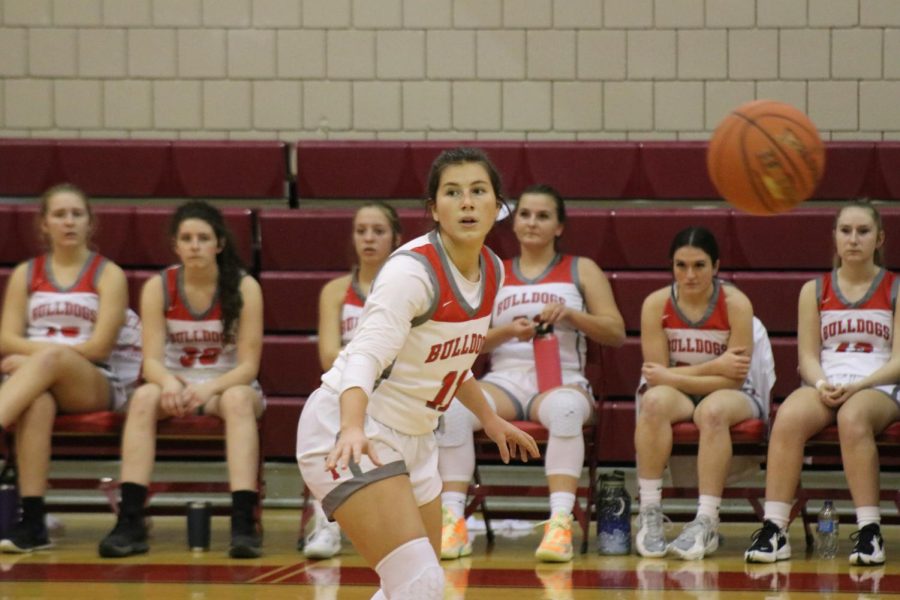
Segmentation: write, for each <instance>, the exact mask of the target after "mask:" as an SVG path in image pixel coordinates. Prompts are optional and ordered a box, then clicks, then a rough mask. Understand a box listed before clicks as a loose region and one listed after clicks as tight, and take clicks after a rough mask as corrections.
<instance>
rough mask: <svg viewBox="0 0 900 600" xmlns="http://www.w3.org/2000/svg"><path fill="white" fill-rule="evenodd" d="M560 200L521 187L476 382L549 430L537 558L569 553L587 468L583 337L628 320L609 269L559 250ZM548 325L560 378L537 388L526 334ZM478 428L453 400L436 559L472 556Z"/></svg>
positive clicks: (614, 331) (446, 429)
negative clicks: (511, 254) (470, 501)
mask: <svg viewBox="0 0 900 600" xmlns="http://www.w3.org/2000/svg"><path fill="white" fill-rule="evenodd" d="M565 221H566V211H565V204H564V203H563V200H562V198H561V197H560V195H559V193H558V192H557V191H556V190H555V189H554V188H552V187H550V186H549V185H542V184H540V185H535V186H532V187H529V188H527V189H526V190H525V191H524V192H522V195H521V196H520V197H519V201H518V203H517V204H516V208H515V211H514V212H513V231H514V232H515V234H516V238H517V239H518V242H519V255H518V256H517V257H515V258H513V259H511V260H506V261H504V269H505V272H506V273H505V279H504V281H503V287H501V288H500V292H499V293H498V294H497V298H496V299H495V301H494V309H493V312H492V316H491V329H490V330H489V331H488V334H487V339H486V341H485V345H484V349H483V350H482V352H490V353H491V370H490V372H489V373H488V374H487V375H485V376H484V378H482V379H481V381H480V386H481V389H482V391H483V392H484V393H485V396H486V397H487V398H488V399H489V400H490V401H491V404H492V406H493V408H494V410H495V411H496V412H497V414H498V415H500V416H501V417H503V418H504V419H507V420H513V419H527V420H531V421H535V422H539V423H541V424H543V425H544V427H546V428H547V429H548V430H549V433H550V437H549V440H548V443H547V455H546V458H545V459H544V472H545V474H546V476H547V483H548V486H549V489H550V520H549V521H548V523H547V524H546V526H545V531H544V538H543V540H542V541H541V543H540V545H539V546H538V548H537V551H536V552H535V556H536V558H538V559H539V560H542V561H548V562H566V561H569V560H571V559H572V556H573V552H572V521H573V518H572V509H573V508H574V506H575V493H576V491H577V487H578V479H579V478H580V477H581V472H582V469H583V467H584V437H583V435H582V427H583V426H584V425H585V424H586V423H589V422H590V421H591V419H593V416H594V415H593V413H594V397H593V394H592V391H591V387H590V384H589V383H588V380H587V379H586V378H585V376H584V366H585V360H586V346H587V338H589V339H591V340H594V341H596V342H598V343H602V344H608V345H611V346H619V345H621V344H622V342H624V340H625V322H624V320H623V319H622V315H621V314H620V313H619V309H618V307H617V306H616V302H615V299H614V298H613V294H612V289H611V288H610V285H609V282H608V281H607V279H606V275H604V274H603V271H601V270H600V267H598V266H597V264H596V263H595V262H594V261H593V260H591V259H589V258H586V257H581V256H573V255H569V254H563V253H561V252H560V251H559V250H558V248H557V242H558V240H559V238H560V237H561V236H562V235H563V231H564V229H565ZM539 323H543V324H549V325H553V326H554V327H555V335H556V336H557V338H558V340H559V346H560V352H559V354H560V363H561V364H560V366H561V370H562V384H563V385H559V386H557V387H552V388H550V389H546V390H539V389H538V382H537V378H536V375H535V357H534V350H533V346H532V338H533V337H534V335H535V327H536V326H537V325H538V324H539ZM480 427H481V425H480V423H479V422H478V420H477V419H476V418H475V415H473V414H472V413H471V412H469V410H468V409H467V408H466V407H465V406H463V405H462V404H460V403H456V402H455V403H453V404H451V405H450V408H449V410H448V411H447V412H446V413H445V414H444V418H443V424H442V428H441V430H440V433H439V435H438V446H439V447H440V463H439V466H440V471H441V478H442V479H443V481H444V488H443V490H444V491H443V493H442V494H441V499H442V502H443V509H444V527H443V532H442V539H441V558H445V559H452V558H459V557H460V556H465V555H467V554H471V552H472V544H471V541H470V539H469V535H468V531H467V529H466V522H465V518H464V515H463V512H464V508H465V500H466V492H467V490H468V487H469V481H470V480H471V479H472V475H473V473H474V471H475V451H474V448H473V439H472V432H473V430H476V429H480Z"/></svg>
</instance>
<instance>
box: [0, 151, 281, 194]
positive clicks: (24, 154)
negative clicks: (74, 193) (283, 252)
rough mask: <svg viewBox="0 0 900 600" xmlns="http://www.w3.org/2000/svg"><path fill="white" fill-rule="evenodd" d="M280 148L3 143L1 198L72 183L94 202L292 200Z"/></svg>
mask: <svg viewBox="0 0 900 600" xmlns="http://www.w3.org/2000/svg"><path fill="white" fill-rule="evenodd" d="M288 164H289V155H288V145H287V144H286V143H284V142H279V141H191V140H174V141H170V140H54V139H27V140H20V139H8V138H7V139H0V196H39V195H40V194H41V193H43V192H44V190H46V189H47V188H49V187H50V186H52V185H55V184H57V183H62V182H70V183H74V184H76V185H78V186H79V187H81V188H83V189H84V190H85V191H86V192H87V193H88V194H89V195H91V196H96V197H121V198H240V199H244V200H251V199H263V198H266V199H272V198H274V199H285V200H287V199H288V182H289V172H288Z"/></svg>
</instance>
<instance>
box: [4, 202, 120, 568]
mask: <svg viewBox="0 0 900 600" xmlns="http://www.w3.org/2000/svg"><path fill="white" fill-rule="evenodd" d="M94 227H95V222H94V217H93V213H92V212H91V206H90V204H89V203H88V199H87V196H86V195H85V194H84V192H82V191H81V190H79V189H78V188H76V187H75V186H73V185H69V184H62V185H58V186H56V187H53V188H51V189H49V190H47V192H45V193H44V195H43V196H42V197H41V201H40V213H39V229H40V234H41V236H42V237H43V239H44V241H45V243H46V246H47V249H48V252H47V254H44V255H42V256H38V257H36V258H33V259H31V260H29V261H27V262H25V263H22V264H20V265H19V266H18V267H16V269H15V270H14V271H13V273H12V275H11V276H10V278H9V282H8V283H7V286H6V298H5V300H4V303H3V317H2V322H0V353H2V354H3V356H4V358H3V361H2V362H0V370H2V372H3V374H4V375H5V376H6V377H7V379H6V381H5V382H4V383H3V385H2V386H0V430H2V429H4V428H7V427H9V426H11V425H12V424H13V423H16V454H17V457H18V471H19V493H20V494H21V497H22V516H21V520H20V521H19V522H18V523H17V524H16V526H15V527H14V528H13V530H12V531H11V532H9V533H8V534H7V535H6V537H5V538H4V539H2V540H0V550H3V551H4V552H30V551H32V550H38V549H42V548H48V547H50V545H51V544H50V540H49V538H48V536H47V529H46V527H45V525H44V512H45V511H44V493H45V491H46V488H47V472H48V469H49V464H50V439H51V433H52V430H53V419H54V417H55V415H56V413H57V412H63V413H86V412H94V411H99V410H113V409H117V408H119V407H121V406H122V405H123V404H124V403H125V400H126V398H127V395H126V393H127V391H126V389H125V385H124V382H123V381H120V380H119V379H118V378H117V377H116V375H115V374H114V373H113V372H112V371H111V370H110V369H109V368H108V366H107V361H108V359H109V355H110V353H111V352H112V350H113V348H114V346H115V343H116V338H117V335H118V332H119V329H120V328H121V326H122V324H123V323H124V321H125V311H126V306H127V304H128V288H127V284H126V281H125V274H124V273H123V272H122V269H120V268H119V267H118V266H117V265H115V264H113V263H112V262H110V261H108V260H107V259H105V258H103V257H102V256H100V255H99V254H96V253H94V252H92V251H91V250H90V248H89V247H88V243H89V241H90V238H91V233H92V232H93V230H94Z"/></svg>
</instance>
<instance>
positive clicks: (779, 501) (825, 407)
mask: <svg viewBox="0 0 900 600" xmlns="http://www.w3.org/2000/svg"><path fill="white" fill-rule="evenodd" d="M834 245H835V251H836V254H835V261H834V270H833V271H831V273H828V274H826V275H823V276H820V277H817V278H816V279H813V280H811V281H808V282H806V284H804V286H803V288H802V289H801V290H800V303H799V312H798V323H797V352H798V356H799V369H800V377H801V379H802V380H803V387H801V388H799V389H797V390H795V391H794V392H793V393H792V394H791V395H790V396H788V397H787V399H786V400H785V401H784V403H782V405H781V406H780V407H779V409H778V416H777V418H776V419H775V423H774V425H773V426H772V432H771V434H770V435H769V455H768V461H767V463H766V502H765V507H764V510H765V517H764V519H765V520H764V522H763V526H762V528H761V529H759V530H757V531H756V532H755V533H754V534H753V542H752V544H751V545H750V547H749V548H748V549H747V551H746V552H745V553H744V557H745V559H746V560H747V562H754V563H756V562H761V563H771V562H775V561H779V560H786V559H789V558H790V557H791V546H790V543H789V542H788V536H787V526H788V523H789V521H790V515H791V506H792V504H793V500H794V493H795V492H796V490H797V484H799V483H800V472H801V469H802V466H803V455H804V453H803V447H804V446H805V445H806V442H807V440H809V438H811V437H812V436H813V435H815V434H816V433H818V432H819V431H821V430H822V429H824V428H825V427H826V426H828V425H831V424H833V423H837V426H838V431H839V433H840V440H841V457H842V459H843V464H844V473H845V474H846V476H847V484H848V485H849V487H850V493H851V495H852V496H853V504H854V505H855V507H856V522H857V526H858V528H859V529H858V531H857V532H856V533H855V534H853V535H851V536H850V537H851V539H853V540H854V542H855V543H854V546H853V551H852V552H851V553H850V564H851V565H859V566H868V565H880V564H883V563H884V539H883V538H882V536H881V511H880V509H879V506H878V504H879V499H880V496H881V493H880V490H881V487H880V482H879V462H878V449H877V448H876V446H875V436H876V435H878V434H879V433H880V432H881V431H882V430H883V429H884V428H885V427H887V426H888V425H890V424H891V423H892V422H894V421H896V420H897V419H900V405H898V402H900V386H898V385H897V382H898V380H900V341H898V340H900V336H896V335H894V333H895V332H896V331H897V330H898V327H900V320H898V319H900V316H898V312H897V292H898V287H900V279H898V278H897V277H895V276H894V275H893V274H892V273H889V272H888V271H887V270H886V269H885V268H884V266H883V265H884V261H883V259H882V257H881V252H882V248H883V246H884V228H883V227H882V224H881V215H879V214H878V211H877V210H876V209H875V207H874V206H872V205H871V204H869V203H867V202H848V203H846V204H844V205H843V207H842V208H841V209H840V210H839V211H838V213H837V217H836V218H835V223H834Z"/></svg>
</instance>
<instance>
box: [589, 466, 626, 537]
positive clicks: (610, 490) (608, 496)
mask: <svg viewBox="0 0 900 600" xmlns="http://www.w3.org/2000/svg"><path fill="white" fill-rule="evenodd" d="M597 550H598V551H599V552H600V554H631V496H630V495H629V494H628V490H626V489H625V473H624V472H622V471H613V472H612V474H611V475H601V476H600V493H599V494H598V496H597Z"/></svg>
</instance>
